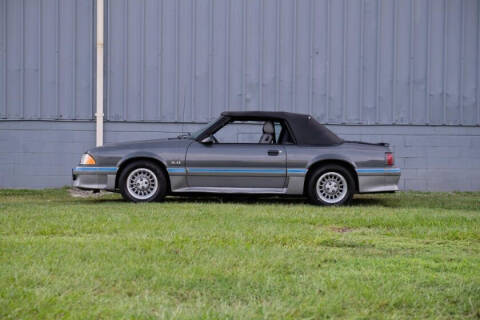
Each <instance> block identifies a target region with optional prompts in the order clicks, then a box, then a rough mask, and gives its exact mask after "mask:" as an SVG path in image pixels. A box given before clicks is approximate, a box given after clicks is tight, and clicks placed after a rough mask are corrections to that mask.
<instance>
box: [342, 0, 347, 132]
mask: <svg viewBox="0 0 480 320" xmlns="http://www.w3.org/2000/svg"><path fill="white" fill-rule="evenodd" d="M342 9H343V21H342V23H343V30H342V31H343V38H342V42H343V52H342V61H343V65H342V120H341V122H342V123H345V122H346V119H347V116H346V110H347V109H346V106H345V105H346V96H347V46H348V44H347V33H348V19H347V11H348V2H347V0H343V8H342Z"/></svg>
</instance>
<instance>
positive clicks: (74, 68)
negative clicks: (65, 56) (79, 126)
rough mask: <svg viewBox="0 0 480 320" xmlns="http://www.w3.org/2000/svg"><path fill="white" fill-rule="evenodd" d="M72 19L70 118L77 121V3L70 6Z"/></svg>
mask: <svg viewBox="0 0 480 320" xmlns="http://www.w3.org/2000/svg"><path fill="white" fill-rule="evenodd" d="M107 12H109V11H107ZM72 19H73V21H72V118H73V119H77V99H76V98H77V94H76V93H77V53H76V50H77V1H75V2H74V4H73V5H72ZM109 83H110V82H109ZM107 110H108V108H107Z"/></svg>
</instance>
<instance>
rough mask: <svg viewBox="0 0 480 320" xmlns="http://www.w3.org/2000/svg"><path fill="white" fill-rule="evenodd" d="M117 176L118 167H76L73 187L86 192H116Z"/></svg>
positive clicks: (73, 174)
mask: <svg viewBox="0 0 480 320" xmlns="http://www.w3.org/2000/svg"><path fill="white" fill-rule="evenodd" d="M116 176H117V168H116V167H88V166H81V167H75V168H73V169H72V181H73V182H72V186H73V187H74V188H79V189H84V190H109V191H115V179H116Z"/></svg>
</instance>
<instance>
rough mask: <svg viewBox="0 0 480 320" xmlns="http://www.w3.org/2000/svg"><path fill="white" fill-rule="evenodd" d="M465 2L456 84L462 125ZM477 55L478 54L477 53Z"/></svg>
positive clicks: (462, 10) (462, 7)
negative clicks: (458, 73) (458, 75)
mask: <svg viewBox="0 0 480 320" xmlns="http://www.w3.org/2000/svg"><path fill="white" fill-rule="evenodd" d="M464 2H465V1H461V3H462V4H461V13H460V15H461V22H460V23H461V28H460V63H459V64H460V67H459V68H460V79H459V82H460V83H459V84H458V99H459V101H458V102H459V106H460V121H459V122H460V124H462V123H463V69H464V63H465V56H464V46H465V12H464V11H465V6H464ZM477 54H478V53H477Z"/></svg>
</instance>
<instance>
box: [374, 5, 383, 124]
mask: <svg viewBox="0 0 480 320" xmlns="http://www.w3.org/2000/svg"><path fill="white" fill-rule="evenodd" d="M381 13H382V0H377V35H376V36H377V41H376V46H377V54H376V68H375V69H376V70H375V71H376V73H377V75H376V84H375V85H376V89H375V124H378V123H379V118H380V75H381V67H382V49H381V48H382V46H381V42H382V20H383V19H382V17H383V15H382V14H381Z"/></svg>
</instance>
